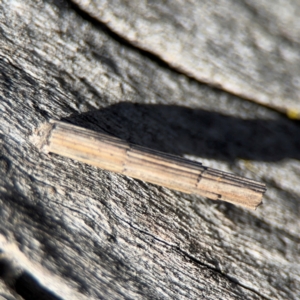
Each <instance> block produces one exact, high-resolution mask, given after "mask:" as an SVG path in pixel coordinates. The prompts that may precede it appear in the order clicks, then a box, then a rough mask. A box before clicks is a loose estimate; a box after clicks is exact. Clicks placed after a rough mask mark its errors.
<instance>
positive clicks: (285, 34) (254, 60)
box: [72, 0, 300, 118]
mask: <svg viewBox="0 0 300 300" xmlns="http://www.w3.org/2000/svg"><path fill="white" fill-rule="evenodd" d="M72 1H73V2H74V3H76V4H77V5H78V6H79V7H80V8H81V9H82V10H84V11H86V12H88V13H89V14H90V15H92V16H93V17H95V18H96V19H98V20H100V21H101V22H103V23H105V24H107V26H109V27H110V28H111V29H112V30H113V31H114V32H116V33H118V34H119V35H120V36H122V37H124V38H125V39H127V40H129V41H130V42H131V43H133V44H134V45H136V46H137V47H140V48H141V49H145V50H147V51H149V52H151V53H153V54H155V55H156V56H158V57H160V58H162V59H163V60H164V61H165V62H167V63H168V64H169V65H170V66H172V67H174V68H175V69H178V70H180V71H183V72H185V73H186V74H188V75H189V76H191V77H193V78H196V79H197V80H199V81H201V82H206V83H209V84H211V85H213V86H216V87H219V88H221V89H223V90H226V91H228V92H230V93H232V94H235V95H239V96H240V97H244V98H246V99H250V100H252V101H255V102H258V103H262V104H264V105H268V106H271V107H273V108H275V109H277V110H279V111H282V112H284V113H286V114H288V115H290V116H293V117H296V118H300V101H299V100H300V77H299V74H300V55H299V47H300V43H299V42H300V25H299V24H300V22H299V13H300V2H299V1H298V0H286V1H282V0H275V1H272V5H270V1H268V0H251V1H249V0H241V1H236V0H218V1H211V0H201V1H199V0H189V1H186V0H169V1H163V3H162V2H161V1H140V0H132V1H127V0H111V1H107V0H90V1H86V0H72ZM282 99H285V101H282Z"/></svg>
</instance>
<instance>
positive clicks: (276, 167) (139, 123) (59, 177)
mask: <svg viewBox="0 0 300 300" xmlns="http://www.w3.org/2000/svg"><path fill="white" fill-rule="evenodd" d="M0 5H1V9H0V24H1V31H0V34H1V37H0V70H1V73H0V118H1V121H0V207H1V210H0V251H1V257H0V266H3V262H4V261H5V262H7V263H6V265H8V268H11V269H12V270H17V272H12V274H14V275H13V278H12V280H10V281H9V282H8V283H7V280H6V279H5V278H6V277H5V275H3V274H2V272H0V274H1V276H0V277H1V278H2V280H3V282H4V284H2V283H1V285H0V288H1V291H2V289H5V287H6V286H7V289H8V286H10V289H11V288H12V289H14V290H17V288H16V282H21V283H22V284H23V285H24V284H25V283H26V282H27V281H28V280H29V279H30V280H31V282H35V283H34V284H31V285H30V287H31V292H32V294H34V293H35V292H36V294H38V293H39V292H40V289H44V294H45V297H48V298H49V297H50V299H51V297H52V299H85V298H86V299H297V297H298V295H299V292H300V284H299V275H300V267H299V266H300V262H299V250H300V249H299V225H300V224H299V223H300V220H299V210H300V202H299V195H300V188H299V185H298V182H299V176H300V175H299V166H300V163H299V139H298V134H299V124H298V123H296V122H293V121H291V120H288V119H287V118H284V117H283V116H282V115H280V114H278V113H276V112H274V111H272V110H269V109H267V108H265V107H262V106H259V105H257V104H255V103H251V102H247V101H245V100H243V99H240V98H238V97H234V96H232V95H231V94H228V93H226V92H224V91H221V90H216V89H213V88H211V87H209V86H207V85H204V84H201V83H199V82H197V81H194V80H192V79H190V78H188V77H186V76H185V75H184V74H180V73H177V72H175V71H174V70H171V69H170V68H169V67H168V66H167V65H165V64H163V63H162V62H161V61H159V60H156V59H155V58H153V57H151V56H149V55H146V54H145V53H144V52H141V51H139V50H138V49H136V48H135V47H134V46H131V45H130V44H128V43H126V41H123V40H122V39H119V38H118V37H117V36H116V35H114V34H112V33H111V32H110V31H109V30H108V29H107V28H105V27H103V26H102V25H101V24H99V23H98V22H97V21H96V20H94V19H91V18H89V16H88V15H85V14H81V15H80V12H79V11H78V10H76V9H74V7H73V6H72V5H70V4H69V3H68V2H64V1H50V0H49V1H26V2H25V1H21V0H14V1H9V0H5V1H3V2H2V3H1V4H0ZM50 118H52V119H57V120H63V121H67V122H71V123H73V124H77V125H80V126H83V127H86V128H90V129H93V130H96V131H99V132H106V133H110V134H112V135H114V136H117V137H119V138H122V139H125V140H127V141H130V142H133V143H135V144H138V145H141V146H147V147H150V148H153V149H157V150H160V151H165V152H167V153H173V154H177V155H181V156H186V157H189V158H190V159H194V160H198V161H202V162H203V163H205V164H206V165H208V166H210V167H214V168H219V169H221V170H224V171H230V172H233V173H235V174H238V175H243V176H247V177H249V178H253V179H257V180H262V181H264V182H266V183H267V185H268V192H267V194H266V196H265V200H264V205H263V206H262V207H261V208H259V209H258V210H256V211H255V212H252V211H248V210H244V209H242V208H238V207H234V206H232V205H230V204H225V203H223V202H213V201H210V200H208V199H204V198H201V197H196V196H193V195H186V194H183V193H178V192H174V191H171V190H168V189H165V188H160V187H158V186H155V185H151V184H146V183H144V182H142V181H138V180H134V179H131V178H129V177H126V176H121V175H117V174H114V173H110V172H107V171H103V170H101V169H97V168H94V167H91V166H88V165H85V164H82V163H79V162H76V161H72V160H70V159H65V158H63V157H59V156H56V155H45V154H43V153H40V152H39V151H38V150H37V149H36V148H35V147H34V146H33V145H32V144H31V143H30V140H29V138H30V136H31V135H32V134H33V133H34V131H35V129H36V128H37V127H38V126H39V125H40V124H42V123H43V122H45V121H48V120H49V119H50ZM22 276H23V277H22ZM24 277H25V279H24ZM26 278H27V279H26ZM28 278H29V279H28ZM26 280H27V281H26ZM25 285H26V284H25ZM23 290H24V288H23ZM19 293H20V291H19ZM2 294H4V292H3V293H2ZM19 295H20V294H19ZM24 297H25V299H26V296H23V298H24ZM48 298H47V299H48ZM27 299H28V298H27Z"/></svg>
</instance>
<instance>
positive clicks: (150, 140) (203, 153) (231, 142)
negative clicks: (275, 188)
mask: <svg viewBox="0 0 300 300" xmlns="http://www.w3.org/2000/svg"><path fill="white" fill-rule="evenodd" d="M64 121H68V122H70V123H73V124H75V125H79V126H82V127H85V128H88V129H92V130H96V131H100V132H106V133H109V134H111V135H113V136H116V137H119V138H122V139H124V140H127V141H128V142H131V143H134V144H137V145H140V146H145V147H149V148H152V149H156V150H160V151H163V152H166V153H172V154H176V155H180V156H182V155H183V154H189V155H195V156H199V157H205V158H213V159H217V160H223V161H229V162H230V161H234V160H235V159H237V158H241V159H247V160H254V161H266V162H272V161H273V162H275V161H280V160H282V159H285V158H294V159H300V140H299V133H300V130H299V129H300V126H299V123H298V122H292V121H290V120H288V119H285V118H281V119H279V120H263V119H255V120H244V119H239V118H236V117H231V116H226V115H222V114H219V113H215V112H210V111H205V110H201V109H196V110H194V109H190V108H186V107H182V106H175V105H146V104H133V103H127V102H123V103H118V104H115V105H112V106H109V107H107V108H104V109H101V110H98V111H92V112H88V113H84V114H80V115H73V116H71V117H69V118H66V119H64Z"/></svg>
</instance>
